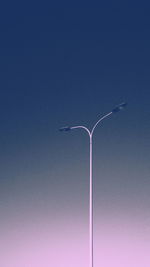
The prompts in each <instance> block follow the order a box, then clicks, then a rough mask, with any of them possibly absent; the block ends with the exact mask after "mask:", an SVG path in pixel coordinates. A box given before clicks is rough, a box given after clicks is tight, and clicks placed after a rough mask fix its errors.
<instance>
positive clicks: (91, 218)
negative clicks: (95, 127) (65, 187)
mask: <svg viewBox="0 0 150 267" xmlns="http://www.w3.org/2000/svg"><path fill="white" fill-rule="evenodd" d="M92 167H93V166H92V134H90V189H89V191H90V192H89V193H90V194H89V249H90V267H93V171H92Z"/></svg>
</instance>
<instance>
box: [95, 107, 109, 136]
mask: <svg viewBox="0 0 150 267" xmlns="http://www.w3.org/2000/svg"><path fill="white" fill-rule="evenodd" d="M112 113H113V112H112V111H111V112H109V113H107V114H106V115H104V116H103V117H102V118H100V119H99V120H98V121H97V122H96V123H95V124H94V126H93V128H92V131H91V136H92V135H93V132H94V130H95V128H96V126H97V125H98V124H99V123H100V122H101V121H102V120H104V119H105V118H107V117H108V116H110V115H111V114H112Z"/></svg>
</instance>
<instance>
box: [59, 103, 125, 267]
mask: <svg viewBox="0 0 150 267" xmlns="http://www.w3.org/2000/svg"><path fill="white" fill-rule="evenodd" d="M126 105H127V103H121V104H119V105H118V106H116V107H115V108H114V109H113V110H112V111H111V112H109V113H107V114H106V115H104V116H103V117H101V118H100V119H99V120H98V121H97V122H96V123H95V124H94V126H93V128H92V130H91V131H90V130H89V129H88V128H87V127H85V126H82V125H79V126H73V127H69V126H66V127H62V128H60V129H59V130H60V131H66V132H67V131H70V130H74V129H78V128H81V129H83V130H85V131H86V132H87V133H88V135H89V139H90V184H89V256H90V257H89V262H90V264H89V267H93V266H94V265H93V264H94V261H93V259H94V257H93V164H92V157H93V150H92V142H93V133H94V130H95V128H96V126H97V125H98V124H99V123H100V122H101V121H102V120H104V119H105V118H107V117H109V116H110V115H112V114H113V113H116V112H119V111H120V110H122V109H124V108H125V107H126Z"/></svg>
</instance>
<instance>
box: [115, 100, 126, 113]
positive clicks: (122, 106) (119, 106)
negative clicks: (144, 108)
mask: <svg viewBox="0 0 150 267" xmlns="http://www.w3.org/2000/svg"><path fill="white" fill-rule="evenodd" d="M126 106H127V103H126V102H123V103H121V104H119V105H117V106H116V107H115V108H113V110H112V112H113V113H116V112H119V111H121V110H123V109H124V108H125V107H126Z"/></svg>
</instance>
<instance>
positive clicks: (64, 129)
mask: <svg viewBox="0 0 150 267" xmlns="http://www.w3.org/2000/svg"><path fill="white" fill-rule="evenodd" d="M70 130H71V127H69V126H65V127H62V128H60V129H59V131H61V132H68V131H70Z"/></svg>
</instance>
